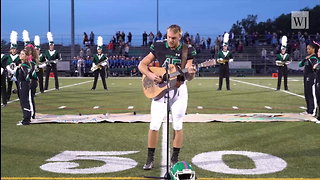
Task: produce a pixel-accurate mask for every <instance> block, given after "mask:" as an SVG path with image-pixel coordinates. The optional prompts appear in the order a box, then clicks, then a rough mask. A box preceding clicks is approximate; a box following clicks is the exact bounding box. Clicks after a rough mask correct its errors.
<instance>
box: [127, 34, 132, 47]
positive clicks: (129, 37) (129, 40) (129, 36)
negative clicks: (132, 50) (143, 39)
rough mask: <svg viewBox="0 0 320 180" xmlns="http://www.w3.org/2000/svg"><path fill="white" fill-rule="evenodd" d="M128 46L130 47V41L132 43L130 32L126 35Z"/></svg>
mask: <svg viewBox="0 0 320 180" xmlns="http://www.w3.org/2000/svg"><path fill="white" fill-rule="evenodd" d="M127 37H128V45H129V46H130V45H131V41H132V34H131V32H129V33H128V36H127Z"/></svg>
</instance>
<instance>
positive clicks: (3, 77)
mask: <svg viewBox="0 0 320 180" xmlns="http://www.w3.org/2000/svg"><path fill="white" fill-rule="evenodd" d="M6 65H7V59H6V56H5V55H4V54H1V97H2V103H1V106H6V105H7V101H8V99H7V85H6V83H7V71H6Z"/></svg>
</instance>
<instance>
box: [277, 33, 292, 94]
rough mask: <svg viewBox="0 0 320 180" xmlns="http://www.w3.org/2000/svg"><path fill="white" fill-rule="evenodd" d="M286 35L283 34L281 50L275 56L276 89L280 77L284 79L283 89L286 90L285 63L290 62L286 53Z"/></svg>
mask: <svg viewBox="0 0 320 180" xmlns="http://www.w3.org/2000/svg"><path fill="white" fill-rule="evenodd" d="M287 40H288V39H287V36H283V37H282V39H281V44H282V45H281V52H280V54H277V56H276V65H277V66H278V85H277V91H279V90H280V87H281V79H282V76H283V79H284V90H286V91H288V90H289V89H288V67H287V65H288V64H290V63H291V60H290V55H289V54H288V53H286V50H287Z"/></svg>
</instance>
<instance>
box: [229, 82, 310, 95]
mask: <svg viewBox="0 0 320 180" xmlns="http://www.w3.org/2000/svg"><path fill="white" fill-rule="evenodd" d="M230 80H231V81H236V82H239V83H242V84H248V85H251V86H256V87H261V88H265V89H271V90H276V88H272V87H268V86H263V85H259V84H254V83H249V82H245V81H240V80H235V79H230ZM280 91H281V92H284V93H287V94H290V95H293V96H297V97H301V98H303V99H304V96H302V95H299V94H296V93H293V92H290V91H284V90H280Z"/></svg>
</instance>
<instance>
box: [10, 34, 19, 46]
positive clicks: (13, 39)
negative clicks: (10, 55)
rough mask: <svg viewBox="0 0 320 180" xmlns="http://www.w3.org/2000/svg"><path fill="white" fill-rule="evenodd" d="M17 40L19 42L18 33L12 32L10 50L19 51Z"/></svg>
mask: <svg viewBox="0 0 320 180" xmlns="http://www.w3.org/2000/svg"><path fill="white" fill-rule="evenodd" d="M17 40H18V33H17V32H16V31H11V34H10V43H11V46H10V49H17Z"/></svg>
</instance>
